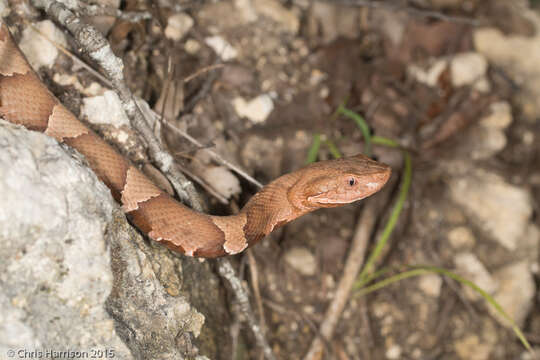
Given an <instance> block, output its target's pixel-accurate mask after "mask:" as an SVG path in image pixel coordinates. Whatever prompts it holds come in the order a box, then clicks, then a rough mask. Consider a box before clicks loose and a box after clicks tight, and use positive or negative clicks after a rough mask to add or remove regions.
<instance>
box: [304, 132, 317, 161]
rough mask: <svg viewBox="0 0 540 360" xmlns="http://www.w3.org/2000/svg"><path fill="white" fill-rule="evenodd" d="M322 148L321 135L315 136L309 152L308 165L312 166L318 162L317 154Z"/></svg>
mask: <svg viewBox="0 0 540 360" xmlns="http://www.w3.org/2000/svg"><path fill="white" fill-rule="evenodd" d="M320 147H321V134H313V141H312V142H311V146H310V148H309V151H308V156H307V159H306V164H311V163H312V162H315V161H316V160H317V154H318V153H319V149H320Z"/></svg>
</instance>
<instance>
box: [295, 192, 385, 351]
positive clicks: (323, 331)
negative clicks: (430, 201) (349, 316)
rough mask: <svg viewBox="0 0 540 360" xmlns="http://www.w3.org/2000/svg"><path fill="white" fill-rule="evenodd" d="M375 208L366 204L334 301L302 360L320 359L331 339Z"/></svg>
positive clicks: (360, 260)
mask: <svg viewBox="0 0 540 360" xmlns="http://www.w3.org/2000/svg"><path fill="white" fill-rule="evenodd" d="M377 208H378V206H377V201H375V200H374V199H371V200H369V201H367V202H366V205H365V207H364V209H363V211H362V216H361V217H360V220H359V221H358V224H357V226H356V230H355V234H354V237H353V242H352V245H351V249H350V251H349V256H348V257H347V262H346V264H345V268H344V270H343V276H342V277H341V280H340V282H339V284H338V287H337V290H336V293H335V295H334V299H333V300H332V302H331V303H330V305H329V306H328V309H327V310H326V314H325V317H324V321H323V322H322V324H321V326H320V328H319V336H316V337H315V338H314V339H313V342H312V343H311V346H310V348H309V350H308V352H307V354H306V356H305V357H304V360H319V359H321V358H322V355H323V350H324V346H323V345H324V340H326V341H328V340H330V339H331V338H332V335H333V333H334V329H335V327H336V324H337V322H338V320H339V318H340V317H341V313H342V312H343V309H344V308H345V305H346V304H347V301H348V299H349V293H350V291H351V289H352V286H353V284H354V282H355V280H356V277H357V276H358V272H359V271H360V268H361V267H362V264H363V263H364V255H365V252H366V248H367V245H368V242H369V237H370V235H371V233H372V230H373V228H374V227H375V220H376V213H377ZM321 337H322V338H323V339H324V340H323V339H321Z"/></svg>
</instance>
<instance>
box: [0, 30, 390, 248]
mask: <svg viewBox="0 0 540 360" xmlns="http://www.w3.org/2000/svg"><path fill="white" fill-rule="evenodd" d="M0 116H1V117H3V118H4V119H5V120H7V121H9V122H12V123H15V124H20V125H23V126H24V127H26V128H27V129H29V130H34V131H40V132H44V133H45V134H47V135H49V136H52V137H54V138H55V139H56V140H58V142H63V143H65V144H67V145H69V146H71V147H73V148H74V149H76V150H77V151H79V152H80V153H81V154H83V155H84V156H85V157H86V159H87V161H88V163H89V165H90V167H91V168H92V170H93V171H94V172H95V173H96V175H97V176H98V178H99V179H100V180H101V181H103V182H104V183H105V185H107V187H108V188H109V189H110V191H111V193H112V195H113V197H114V198H115V200H116V201H118V202H119V203H120V204H121V206H122V210H123V211H124V212H125V213H126V215H127V217H128V218H129V219H130V221H131V222H132V223H133V224H134V225H135V226H136V227H138V228H139V229H140V230H141V231H142V232H143V233H145V234H147V235H148V236H149V237H150V238H151V239H153V240H155V241H158V242H160V243H163V244H165V245H166V246H167V247H169V248H170V249H172V250H174V251H178V252H180V253H184V254H186V255H189V256H197V257H207V258H212V257H218V256H223V255H228V254H237V253H239V252H241V251H243V250H244V249H246V248H247V247H248V246H251V245H253V244H254V243H256V242H257V241H259V240H261V239H262V238H263V237H265V236H266V235H268V234H269V233H270V232H271V231H272V230H273V229H275V228H277V227H279V226H282V225H284V224H286V223H288V222H290V221H292V220H294V219H296V218H297V217H299V216H302V215H304V214H306V213H308V212H311V211H314V210H316V209H319V208H325V207H335V206H340V205H343V204H347V203H351V202H354V201H357V200H360V199H363V198H365V197H367V196H370V195H372V194H374V193H376V192H377V191H379V190H380V189H381V188H382V187H383V186H384V185H385V183H386V182H387V180H388V178H389V177H390V172H391V170H390V167H389V166H387V165H384V164H381V163H379V162H376V161H374V160H371V159H369V158H368V157H365V156H363V155H356V156H353V157H348V158H343V159H338V160H330V161H321V162H317V163H314V164H311V165H308V166H306V167H304V168H302V169H300V170H297V171H294V172H291V173H288V174H285V175H283V176H281V177H279V178H277V179H276V180H274V181H272V182H271V183H269V184H268V185H266V186H265V187H264V188H263V189H262V190H260V191H259V192H258V193H257V194H255V195H254V196H253V197H252V198H251V199H250V200H249V201H248V203H247V204H246V205H245V206H244V207H243V208H242V210H241V211H240V212H239V213H238V214H237V215H231V216H222V217H220V216H211V215H207V214H203V213H199V212H196V211H194V210H191V209H190V208H188V207H186V206H184V205H182V204H181V203H180V202H177V201H176V200H174V199H173V198H172V197H170V196H169V195H168V194H167V193H166V192H164V191H163V190H161V189H160V188H159V187H157V186H156V185H154V184H153V183H152V181H151V180H149V179H148V178H147V177H146V176H145V175H144V174H143V173H142V172H141V171H139V170H138V169H137V168H136V167H135V166H133V165H132V164H131V163H130V162H129V160H127V159H125V158H124V157H123V156H121V155H120V154H119V153H118V152H117V151H116V150H114V149H113V148H112V147H111V146H110V145H108V144H107V143H106V142H105V141H103V140H102V139H101V138H100V137H98V136H97V135H96V134H95V133H94V132H93V131H92V130H90V129H89V128H88V127H87V126H85V125H84V124H83V123H82V122H80V121H79V120H78V119H77V118H76V117H75V115H73V114H72V113H71V112H70V111H69V110H67V109H66V108H65V107H64V106H63V105H62V104H61V103H60V102H59V101H58V100H57V99H56V97H55V96H54V95H53V94H52V93H51V92H50V91H49V90H48V89H47V87H46V86H45V85H44V84H43V83H42V82H41V80H40V79H39V77H38V75H37V74H36V73H35V72H34V71H33V70H32V68H31V67H30V65H29V64H28V62H27V61H26V59H25V57H24V55H23V53H22V52H21V51H20V50H19V48H18V46H17V44H16V43H15V42H14V41H13V39H12V37H11V34H10V33H9V30H8V29H7V27H6V25H5V24H3V23H2V24H1V27H0Z"/></svg>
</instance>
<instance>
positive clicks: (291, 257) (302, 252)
mask: <svg viewBox="0 0 540 360" xmlns="http://www.w3.org/2000/svg"><path fill="white" fill-rule="evenodd" d="M285 262H286V263H287V264H288V265H289V266H290V267H292V268H293V269H294V270H296V271H298V272H299V273H300V274H302V275H304V276H313V275H315V271H316V270H317V261H316V260H315V256H313V254H312V253H311V252H310V251H309V250H308V249H306V248H305V247H295V248H292V249H290V250H289V251H287V253H286V254H285Z"/></svg>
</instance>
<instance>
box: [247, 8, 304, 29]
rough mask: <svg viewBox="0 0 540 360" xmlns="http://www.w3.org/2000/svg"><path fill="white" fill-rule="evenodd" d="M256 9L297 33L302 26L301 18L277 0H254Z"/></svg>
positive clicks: (284, 27)
mask: <svg viewBox="0 0 540 360" xmlns="http://www.w3.org/2000/svg"><path fill="white" fill-rule="evenodd" d="M252 3H253V7H254V8H255V11H256V12H257V13H259V14H261V15H264V16H266V17H269V18H270V19H272V20H274V21H275V22H277V23H279V24H281V25H282V26H283V29H284V30H286V31H288V32H290V33H292V34H296V33H297V32H298V29H299V28H300V20H299V19H298V16H297V15H296V14H295V13H293V12H292V11H290V10H288V9H287V8H285V7H284V6H283V5H281V3H280V2H279V1H277V0H253V1H252Z"/></svg>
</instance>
